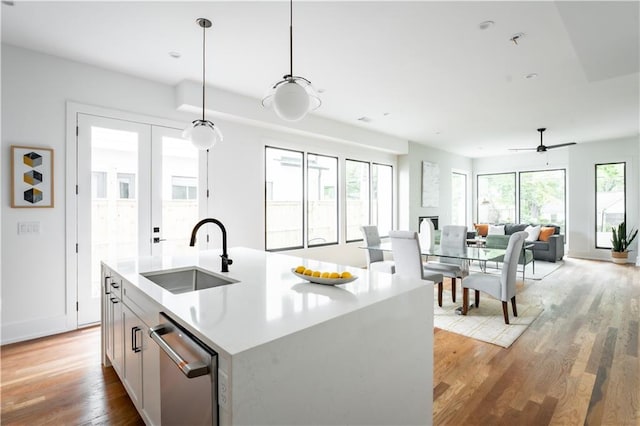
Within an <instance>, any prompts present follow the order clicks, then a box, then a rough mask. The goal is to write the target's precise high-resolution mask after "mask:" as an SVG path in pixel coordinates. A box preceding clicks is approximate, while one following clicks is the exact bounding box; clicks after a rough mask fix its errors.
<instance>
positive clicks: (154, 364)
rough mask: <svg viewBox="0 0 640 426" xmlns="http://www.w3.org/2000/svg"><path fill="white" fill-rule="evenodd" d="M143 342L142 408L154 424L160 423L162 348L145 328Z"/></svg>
mask: <svg viewBox="0 0 640 426" xmlns="http://www.w3.org/2000/svg"><path fill="white" fill-rule="evenodd" d="M143 334H144V339H143V344H142V386H143V390H142V410H143V411H144V413H145V415H146V417H147V419H148V420H149V421H150V423H151V424H153V425H159V424H160V348H159V347H158V344H157V343H156V342H154V341H153V340H151V337H149V330H148V329H145V330H144V333H143Z"/></svg>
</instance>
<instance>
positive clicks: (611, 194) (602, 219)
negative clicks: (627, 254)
mask: <svg viewBox="0 0 640 426" xmlns="http://www.w3.org/2000/svg"><path fill="white" fill-rule="evenodd" d="M625 165H626V164H625V163H609V164H596V248H611V237H612V233H611V228H613V227H617V226H618V225H619V224H620V223H622V222H624V221H625V217H626V199H625V187H626V176H625Z"/></svg>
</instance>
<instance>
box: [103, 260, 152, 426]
mask: <svg viewBox="0 0 640 426" xmlns="http://www.w3.org/2000/svg"><path fill="white" fill-rule="evenodd" d="M102 277H103V291H102V305H101V306H102V352H103V353H102V362H103V364H104V365H105V366H109V365H112V366H113V368H114V369H115V370H116V373H117V374H118V377H119V378H120V380H121V381H122V383H123V384H124V387H125V389H126V390H127V393H128V394H129V397H130V398H131V401H132V402H133V403H134V405H135V406H136V408H137V409H138V412H139V413H140V415H141V417H142V418H143V419H144V421H145V423H146V424H150V425H159V424H160V351H159V348H158V346H157V345H156V343H155V342H153V341H152V340H151V338H150V337H149V328H150V327H153V326H155V325H157V322H158V320H159V312H160V308H159V307H158V305H157V304H155V302H153V301H152V300H151V299H150V298H149V297H148V296H146V295H145V294H144V293H142V292H140V291H137V289H135V288H134V287H133V286H132V285H131V284H130V283H128V282H127V280H125V279H123V278H122V277H121V276H120V275H118V274H117V273H115V272H114V271H112V270H111V269H110V268H108V267H107V266H105V265H103V267H102Z"/></svg>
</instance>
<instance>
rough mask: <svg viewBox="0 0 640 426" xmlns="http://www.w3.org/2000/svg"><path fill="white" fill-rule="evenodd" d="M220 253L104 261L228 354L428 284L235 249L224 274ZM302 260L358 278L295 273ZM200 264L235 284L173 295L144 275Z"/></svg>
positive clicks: (311, 264)
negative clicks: (331, 279) (318, 278)
mask: <svg viewBox="0 0 640 426" xmlns="http://www.w3.org/2000/svg"><path fill="white" fill-rule="evenodd" d="M220 253H221V252H220V251H219V250H211V251H199V252H198V251H196V250H195V249H194V254H193V255H191V256H180V257H170V256H166V257H146V258H139V259H136V260H119V261H114V262H109V261H105V262H104V263H105V264H106V265H108V266H109V267H111V268H112V269H114V270H115V271H116V272H117V273H119V274H120V275H122V276H123V278H125V279H126V280H127V281H129V282H130V283H132V284H133V285H135V286H136V287H138V288H139V289H141V290H142V291H143V292H145V293H146V294H147V295H149V296H150V297H151V298H153V299H154V300H155V301H156V302H158V303H159V304H161V305H162V306H164V308H165V312H166V313H167V314H168V315H170V316H171V317H173V318H175V319H177V320H178V321H179V322H181V323H182V324H183V325H185V326H187V327H188V328H189V329H191V330H192V331H193V332H195V333H196V334H197V335H198V336H199V337H200V338H202V339H203V340H204V341H205V342H206V343H208V344H210V345H212V346H217V347H218V348H220V349H222V350H224V351H225V352H227V353H228V354H229V355H234V354H238V353H240V352H243V351H245V350H248V349H251V348H253V347H256V346H258V345H261V344H264V343H266V342H269V341H271V340H274V339H278V338H280V337H283V336H287V335H289V334H292V333H295V332H297V331H300V330H302V329H305V328H307V327H310V326H313V325H316V324H319V323H322V322H325V321H328V320H331V319H334V318H336V317H339V316H341V315H345V314H348V313H350V312H353V311H356V310H359V309H362V308H364V307H367V306H370V305H373V304H375V303H377V302H380V301H382V300H386V299H389V298H392V297H394V296H397V295H400V294H402V293H406V292H408V291H411V290H414V289H415V288H417V287H419V286H421V285H425V282H424V281H422V282H420V281H419V282H416V281H411V280H403V279H400V278H398V277H397V276H394V275H390V274H385V273H380V272H371V271H368V270H366V269H358V268H352V267H346V266H339V265H336V264H333V263H326V262H319V261H315V260H309V259H302V258H299V257H294V256H287V255H283V254H277V253H268V252H264V251H259V250H254V249H248V248H243V247H236V248H231V249H230V250H229V257H230V258H231V259H233V264H232V265H230V266H229V272H228V273H224V274H223V273H221V272H220V257H219V255H220ZM298 265H304V266H306V267H308V268H311V269H314V270H321V271H337V272H342V271H346V270H348V271H349V272H351V273H352V274H354V275H357V276H358V279H357V280H355V281H352V282H350V283H347V284H341V285H337V286H326V285H321V284H311V283H308V282H307V281H304V280H302V279H300V278H298V277H296V276H295V275H294V274H292V273H291V268H295V267H296V266H298ZM188 266H198V267H200V268H202V269H205V270H208V271H211V272H214V273H216V274H219V275H225V276H228V277H229V278H232V279H235V280H237V281H238V282H237V283H234V284H229V285H224V286H220V287H214V288H209V289H204V290H198V291H193V292H188V293H183V294H172V293H171V292H169V291H167V290H165V289H163V288H161V287H160V286H158V285H156V284H154V283H153V282H151V281H149V280H148V279H147V278H145V277H143V276H141V275H140V273H145V272H152V271H159V270H166V269H173V268H181V267H188Z"/></svg>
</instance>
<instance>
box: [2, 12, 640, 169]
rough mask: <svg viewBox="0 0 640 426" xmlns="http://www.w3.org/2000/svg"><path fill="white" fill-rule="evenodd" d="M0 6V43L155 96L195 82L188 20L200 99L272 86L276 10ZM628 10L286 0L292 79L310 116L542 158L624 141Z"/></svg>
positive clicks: (282, 23)
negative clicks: (311, 103)
mask: <svg viewBox="0 0 640 426" xmlns="http://www.w3.org/2000/svg"><path fill="white" fill-rule="evenodd" d="M2 3H3V4H2V42H3V43H7V44H11V45H15V46H19V47H24V48H27V49H32V50H36V51H39V52H44V53H48V54H51V55H55V56H60V57H63V58H68V59H71V60H75V61H79V62H85V63H88V64H93V65H96V66H99V67H103V68H107V69H112V70H116V71H120V72H123V73H127V74H131V75H134V76H139V77H144V78H147V79H150V80H154V81H158V82H162V83H167V84H170V85H175V84H177V83H179V82H180V81H182V80H185V79H187V80H194V81H200V80H201V58H202V56H201V49H202V45H201V39H202V32H201V31H202V30H201V29H200V28H199V27H198V26H197V25H196V24H195V19H196V18H198V17H206V18H209V19H211V20H212V21H213V28H212V29H210V30H208V31H207V84H208V85H211V86H216V87H219V88H223V89H226V90H229V91H233V92H237V93H240V94H243V95H247V96H251V97H254V98H256V102H259V99H261V98H262V97H263V95H264V94H265V93H266V91H267V89H268V88H269V86H270V85H272V84H273V83H275V82H276V81H278V80H280V79H281V77H282V75H284V74H285V73H288V66H289V63H288V61H289V57H288V56H289V46H288V42H289V3H288V2H282V1H258V2H246V1H233V2H218V1H212V2H206V3H205V2H118V3H116V2H96V1H87V2H54V1H47V2H31V1H29V2H26V1H15V2H13V6H10V5H7V4H5V3H7V2H4V1H3V2H2ZM9 3H11V2H9ZM639 4H640V3H639V2H636V1H631V2H629V1H627V2H612V1H603V2H594V1H585V2H576V1H570V2H553V1H534V2H526V1H514V2H503V1H495V2H484V1H470V2H459V1H449V2H433V1H432V2H421V1H413V2H399V1H387V2H383V1H373V2H370V1H369V2H368V1H354V2H345V1H315V2H313V1H298V0H296V1H295V2H294V4H293V10H294V15H293V30H294V74H295V75H300V76H303V77H306V78H307V79H309V80H311V81H312V82H313V84H314V86H315V87H316V88H317V89H321V90H322V91H323V92H322V94H321V97H322V101H323V104H322V106H321V107H320V108H319V109H318V110H317V111H316V112H315V114H317V115H319V116H322V117H325V118H330V119H334V120H338V121H341V122H346V123H350V124H353V125H356V126H361V127H364V128H367V129H370V130H374V131H378V132H382V133H385V134H389V135H393V136H397V137H400V138H403V139H406V140H410V141H413V142H418V143H422V144H425V145H429V146H433V147H436V148H439V149H443V150H446V151H449V152H452V153H457V154H461V155H465V156H469V157H484V156H490V155H503V154H508V153H510V151H508V149H509V148H521V147H532V148H533V147H535V146H536V145H537V144H538V143H539V134H538V133H537V132H536V128H538V127H547V128H548V131H547V132H546V133H545V135H544V143H545V145H553V144H557V143H564V142H572V141H575V142H578V143H584V142H590V141H595V140H602V139H611V138H619V137H627V136H635V135H638V133H639V114H640V108H639V97H640V96H639V95H640V85H639V80H640V78H639V77H640V74H639V63H640V59H639V57H638V55H639V53H638V52H639V51H640V47H639V45H640V41H639V19H640V13H639ZM487 20H491V21H493V22H494V23H495V24H494V25H493V26H491V27H490V28H488V29H486V30H481V29H480V28H479V24H480V23H481V22H483V21H487ZM517 33H523V34H524V35H523V36H522V37H520V38H519V39H518V42H517V44H516V43H514V42H512V41H510V39H511V37H512V36H513V35H514V34H517ZM172 51H174V52H179V53H180V54H181V56H180V58H178V59H175V58H172V57H170V56H169V54H168V53H169V52H172ZM532 73H535V74H537V78H526V77H525V76H527V75H529V74H532ZM208 102H209V103H210V104H213V105H212V107H213V108H214V109H215V99H209V100H208ZM361 117H367V118H368V119H369V122H364V121H361V120H358V119H359V118H361ZM562 149H568V148H562ZM569 149H570V148H569ZM528 155H533V154H528Z"/></svg>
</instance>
